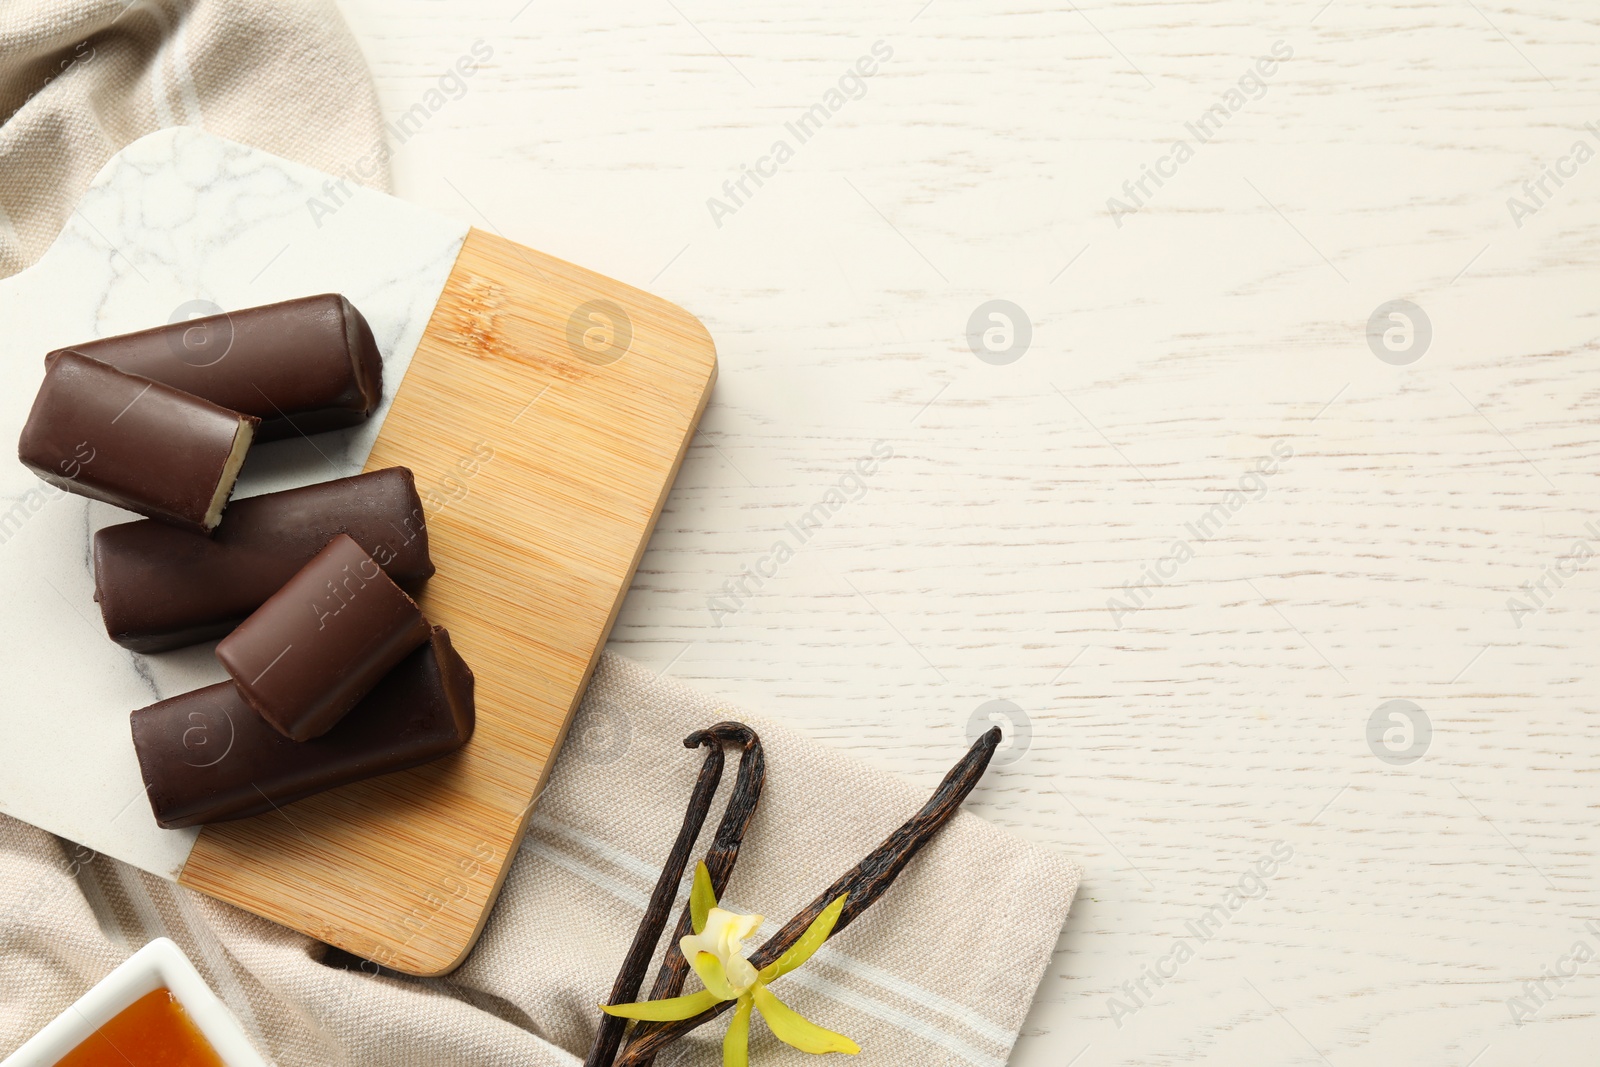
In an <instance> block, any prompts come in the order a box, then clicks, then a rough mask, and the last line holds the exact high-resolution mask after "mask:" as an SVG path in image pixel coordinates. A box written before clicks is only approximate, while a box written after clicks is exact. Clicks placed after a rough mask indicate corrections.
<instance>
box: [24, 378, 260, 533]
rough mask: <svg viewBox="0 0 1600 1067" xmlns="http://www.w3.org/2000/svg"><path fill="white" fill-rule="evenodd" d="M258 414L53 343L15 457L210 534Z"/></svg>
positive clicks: (79, 487) (81, 489)
mask: <svg viewBox="0 0 1600 1067" xmlns="http://www.w3.org/2000/svg"><path fill="white" fill-rule="evenodd" d="M258 423H259V420H258V419H256V418H254V417H253V416H250V415H246V414H241V413H240V412H237V411H230V410H228V409H227V408H222V407H219V406H217V405H216V404H213V403H211V402H210V401H207V400H202V399H201V398H200V397H197V396H190V395H189V394H188V393H184V392H180V391H178V390H176V389H173V388H171V387H170V386H166V385H162V384H161V383H159V382H153V381H151V380H149V379H148V378H140V377H137V376H135V375H132V374H124V373H122V372H121V371H119V370H117V369H116V368H114V367H110V366H107V365H106V364H104V363H99V362H96V361H95V360H92V359H90V358H89V357H88V356H83V355H79V354H78V353H76V352H58V353H54V354H52V355H50V356H49V357H47V358H46V360H45V372H44V385H42V386H41V387H40V388H39V395H38V396H37V397H35V398H34V402H33V411H32V413H30V414H29V416H28V422H27V425H25V426H24V427H23V428H22V439H21V441H20V442H19V443H18V445H17V458H19V459H20V460H22V462H23V464H24V465H26V466H27V467H28V468H29V469H30V470H32V471H33V472H34V473H35V474H37V475H38V476H39V477H41V478H43V479H44V480H45V481H47V482H49V483H50V484H51V485H55V486H59V487H60V488H62V489H65V490H67V491H68V492H70V493H78V494H80V495H82V496H86V497H89V498H90V499H93V500H103V501H105V502H106V503H108V504H115V505H117V506H118V507H123V508H127V509H128V510H130V511H136V512H138V513H139V514H141V515H148V516H150V517H151V518H152V519H160V520H161V521H162V522H170V523H172V524H173V525H175V526H182V527H185V528H186V529H190V530H194V531H197V532H200V533H210V532H211V530H213V529H214V528H215V527H216V525H217V523H219V522H221V521H222V509H223V508H224V507H225V506H226V505H227V503H228V495H229V494H230V493H232V492H233V483H234V481H235V480H236V479H237V478H238V477H239V467H240V465H241V464H243V463H244V457H245V453H246V452H247V451H249V448H250V442H251V440H252V439H253V438H254V436H255V430H256V426H257V425H258Z"/></svg>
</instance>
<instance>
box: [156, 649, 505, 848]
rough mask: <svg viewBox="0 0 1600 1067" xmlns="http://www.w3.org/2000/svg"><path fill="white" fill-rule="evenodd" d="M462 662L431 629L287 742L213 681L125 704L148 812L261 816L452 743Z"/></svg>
mask: <svg viewBox="0 0 1600 1067" xmlns="http://www.w3.org/2000/svg"><path fill="white" fill-rule="evenodd" d="M475 715H476V712H475V706H474V680H473V676H472V670H471V668H469V667H468V666H467V664H466V662H465V661H464V660H462V658H461V656H460V655H459V654H457V652H456V650H455V648H454V646H453V645H451V643H450V635H449V634H448V633H446V632H445V631H444V630H442V629H437V628H436V629H434V630H433V631H432V632H431V634H430V637H429V639H428V640H427V641H426V642H425V643H424V644H423V645H422V646H421V647H420V648H418V649H416V651H414V652H412V653H411V654H410V655H408V656H407V657H406V658H405V659H403V660H402V661H401V662H400V665H399V666H397V667H395V668H394V670H392V671H390V672H389V673H388V674H387V675H385V676H384V678H383V680H382V681H381V682H379V683H378V685H377V686H376V687H375V688H374V689H373V690H372V692H370V693H368V694H367V695H366V697H364V698H363V699H362V700H361V702H360V703H359V704H357V705H356V706H355V707H354V708H353V709H352V710H351V711H350V713H349V714H348V715H346V716H345V717H344V718H343V719H342V720H341V721H340V722H339V724H338V725H337V726H335V727H334V728H333V729H331V730H329V731H328V732H327V733H325V734H323V735H322V736H321V737H316V738H312V739H311V740H309V741H291V740H289V739H288V738H287V737H285V736H283V734H281V733H279V732H278V731H277V730H275V729H273V728H272V726H270V725H268V723H267V722H266V720H265V719H263V718H262V717H261V716H260V715H258V714H256V712H255V710H254V709H253V708H251V707H250V705H249V704H247V703H245V700H244V698H243V697H242V696H241V695H240V694H239V690H238V688H237V687H236V686H235V685H234V684H233V683H232V682H219V683H218V684H216V685H212V686H207V687H206V688H204V689H196V690H195V691H193V692H191V693H185V694H183V695H182V696H176V697H172V698H171V699H169V700H163V701H161V702H160V703H158V704H152V705H151V706H149V707H147V708H141V709H140V710H138V711H135V712H134V713H133V714H132V716H131V717H130V726H131V728H132V731H133V747H134V751H135V752H136V753H137V754H138V757H139V769H140V772H141V773H142V774H143V776H144V782H145V791H146V794H147V795H148V796H149V799H150V807H151V810H152V811H153V812H154V813H155V818H156V822H157V823H158V824H159V825H161V826H163V827H165V828H167V829H177V828H180V827H185V826H197V825H199V824H201V823H210V822H225V821H228V820H230V819H244V818H248V817H249V816H252V815H260V814H263V813H264V812H268V811H271V810H273V808H274V807H282V806H283V805H285V804H289V803H292V802H293V801H296V800H301V799H303V798H305V797H308V796H311V795H312V794H314V793H320V792H322V791H323V790H326V789H332V788H334V787H336V786H341V785H348V784H350V783H351V782H359V781H361V780H362V779H365V778H373V777H376V776H378V775H380V774H389V773H391V772H393V771H399V770H404V769H406V768H407V767H415V766H418V765H420V764H423V763H428V762H430V761H432V760H435V759H438V758H439V757H441V756H444V755H447V754H449V753H451V752H454V751H455V750H456V749H458V748H460V747H461V746H463V745H465V744H466V743H467V741H468V739H469V738H471V736H472V730H473V726H474V724H475V721H476V719H475Z"/></svg>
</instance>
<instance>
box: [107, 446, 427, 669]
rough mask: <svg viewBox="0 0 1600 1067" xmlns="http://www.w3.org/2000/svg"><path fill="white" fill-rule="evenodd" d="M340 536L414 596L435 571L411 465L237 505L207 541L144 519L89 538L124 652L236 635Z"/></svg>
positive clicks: (114, 634)
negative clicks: (239, 627)
mask: <svg viewBox="0 0 1600 1067" xmlns="http://www.w3.org/2000/svg"><path fill="white" fill-rule="evenodd" d="M338 534H349V535H350V536H351V537H352V538H354V539H355V542H356V543H357V544H358V545H360V546H361V547H362V548H363V549H365V550H366V552H367V554H368V555H370V556H371V557H372V558H373V559H374V560H376V561H377V563H378V566H380V567H382V568H383V570H384V573H386V574H388V575H389V577H390V578H392V579H394V581H395V582H397V583H398V584H399V585H400V586H401V587H402V588H403V589H406V590H407V591H409V592H412V593H415V592H417V591H418V590H420V589H421V588H422V585H423V583H424V582H426V581H427V580H428V579H429V578H431V577H432V576H433V560H432V559H430V558H429V556H428V527H427V523H426V522H425V520H424V518H423V512H422V501H421V500H420V499H418V497H417V488H416V483H415V481H414V480H413V478H412V476H411V472H410V471H409V470H407V469H406V468H404V467H389V468H387V469H385V470H379V471H372V472H371V473H369V474H358V475H356V476H355V477H353V478H340V479H337V480H335V481H331V482H323V483H322V484H320V485H308V486H305V487H303V488H300V489H290V490H287V491H286V492H282V493H267V494H266V495H264V496H253V497H247V498H246V499H243V500H235V501H234V502H233V503H231V504H229V505H228V521H227V522H225V523H223V524H222V525H221V526H219V527H218V528H217V531H216V534H215V535H214V536H213V537H211V538H210V539H207V538H203V537H196V536H195V535H194V534H191V533H186V532H184V531H182V530H177V529H174V528H173V527H171V526H167V525H165V524H164V523H159V522H151V521H149V520H142V521H139V522H125V523H121V524H119V525H117V526H107V527H105V528H103V529H101V530H100V531H99V532H98V533H96V534H95V536H94V588H95V599H96V600H98V601H99V602H100V613H101V615H102V616H103V617H104V619H105V624H106V632H107V633H109V634H110V635H111V639H112V640H113V641H115V642H116V643H117V644H119V645H121V646H122V647H123V648H129V649H133V650H134V651H136V652H162V651H165V650H167V649H173V648H182V647H183V646H185V645H192V644H196V643H198V642H201V641H210V640H211V639H213V638H217V637H221V636H222V635H223V634H226V633H227V632H228V631H230V630H232V629H233V628H234V627H235V626H237V625H239V623H241V622H243V621H244V619H245V617H246V616H248V615H249V614H250V613H251V612H252V611H254V610H256V609H257V608H259V607H260V606H261V605H262V604H264V603H266V601H267V598H268V597H270V596H272V594H273V593H276V592H277V591H278V590H279V589H281V588H282V587H283V585H284V583H286V582H288V580H289V579H290V578H293V577H294V575H295V572H296V571H298V570H299V569H300V568H301V567H304V566H305V565H306V564H307V563H309V562H311V557H312V556H315V555H316V554H317V553H318V552H320V551H322V549H323V548H324V547H326V546H327V544H328V542H329V541H331V540H333V538H334V537H335V536H336V535H338Z"/></svg>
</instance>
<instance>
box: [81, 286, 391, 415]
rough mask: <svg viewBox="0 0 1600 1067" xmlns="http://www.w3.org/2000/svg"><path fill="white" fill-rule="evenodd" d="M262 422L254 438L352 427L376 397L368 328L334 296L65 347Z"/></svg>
mask: <svg viewBox="0 0 1600 1067" xmlns="http://www.w3.org/2000/svg"><path fill="white" fill-rule="evenodd" d="M59 351H69V352H79V353H81V354H83V355H86V356H89V357H91V358H93V359H98V360H100V361H101V362H102V363H109V364H111V365H112V366H114V367H116V368H118V369H119V370H124V371H127V372H128V373H130V374H138V375H142V376H143V377H146V378H150V379H152V380H154V381H158V382H162V383H164V384H166V385H170V386H172V387H173V388H174V389H181V390H183V391H184V392H186V393H193V394H194V395H195V396H200V397H204V398H205V399H207V400H209V401H211V402H212V403H213V404H220V405H222V406H223V407H225V408H231V409H232V410H234V411H242V412H244V413H245V414H247V415H254V416H256V417H257V418H259V419H260V420H261V429H260V430H259V431H258V433H257V437H258V439H260V440H262V441H276V440H278V439H279V438H283V437H294V436H297V435H298V434H302V433H306V434H312V433H322V432H324V431H327V430H338V429H342V428H344V427H346V426H354V425H355V424H356V423H358V422H361V421H362V420H363V419H365V418H367V416H369V415H371V414H372V412H373V409H375V408H376V407H377V406H378V401H379V400H380V399H381V398H382V396H383V357H382V356H381V355H380V354H379V352H378V345H377V342H376V341H375V340H373V337H372V328H371V327H370V326H368V325H367V320H366V319H365V318H364V317H362V314H361V312H359V311H357V310H356V309H355V307H354V305H352V304H351V303H350V301H348V300H346V299H345V298H344V297H342V296H340V295H339V294H338V293H325V294H323V295H321V296H307V297H301V298H299V299H297V300H285V301H283V302H282V303H279V304H267V305H264V306H262V307H253V308H245V309H244V310H243V311H230V312H227V313H226V314H222V315H208V316H206V317H205V318H200V319H190V320H188V321H186V322H175V323H172V324H171V325H169V326H158V327H156V328H155V329H153V330H141V331H139V332H138V333H125V334H120V335H118V336H116V337H107V338H103V339H101V340H98V341H86V342H84V343H82V344H76V345H69V346H67V347H66V348H64V349H60V350H59Z"/></svg>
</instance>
